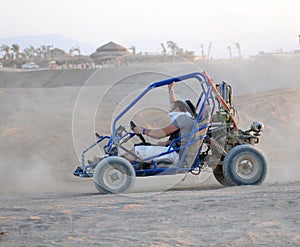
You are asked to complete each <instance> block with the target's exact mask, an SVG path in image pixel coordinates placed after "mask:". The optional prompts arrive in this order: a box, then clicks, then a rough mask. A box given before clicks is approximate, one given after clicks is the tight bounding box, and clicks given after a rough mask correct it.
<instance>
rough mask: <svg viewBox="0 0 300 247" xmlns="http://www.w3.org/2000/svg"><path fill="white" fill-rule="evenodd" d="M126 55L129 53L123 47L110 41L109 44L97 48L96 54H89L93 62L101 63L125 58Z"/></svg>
mask: <svg viewBox="0 0 300 247" xmlns="http://www.w3.org/2000/svg"><path fill="white" fill-rule="evenodd" d="M128 54H129V51H128V50H127V49H126V48H125V47H123V46H121V45H118V44H116V43H114V42H112V41H110V42H109V43H107V44H105V45H103V46H100V47H99V48H97V50H96V52H94V53H92V54H91V58H93V59H94V60H95V61H99V60H100V61H101V60H102V61H103V60H110V59H115V58H118V57H122V56H126V55H128Z"/></svg>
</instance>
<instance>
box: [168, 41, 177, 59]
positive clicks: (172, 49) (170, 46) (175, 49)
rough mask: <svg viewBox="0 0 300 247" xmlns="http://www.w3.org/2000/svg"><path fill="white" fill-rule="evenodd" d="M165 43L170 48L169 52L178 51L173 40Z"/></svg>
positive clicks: (174, 52)
mask: <svg viewBox="0 0 300 247" xmlns="http://www.w3.org/2000/svg"><path fill="white" fill-rule="evenodd" d="M167 45H168V48H170V50H171V54H172V55H176V53H177V51H178V46H177V44H176V43H175V42H174V41H172V40H169V41H168V42H167Z"/></svg>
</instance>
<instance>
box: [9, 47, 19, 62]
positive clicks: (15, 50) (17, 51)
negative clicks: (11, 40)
mask: <svg viewBox="0 0 300 247" xmlns="http://www.w3.org/2000/svg"><path fill="white" fill-rule="evenodd" d="M11 50H12V51H13V53H14V54H13V57H14V58H15V59H17V58H19V57H20V46H19V45H18V44H13V45H12V47H11Z"/></svg>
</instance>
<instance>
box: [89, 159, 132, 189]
mask: <svg viewBox="0 0 300 247" xmlns="http://www.w3.org/2000/svg"><path fill="white" fill-rule="evenodd" d="M93 179H94V184H95V186H96V188H97V190H98V191H99V192H101V193H114V194H118V193H125V192H128V191H130V189H131V188H132V187H133V185H134V183H135V171H134V168H133V166H132V165H131V164H130V162H129V161H128V160H126V159H124V158H121V157H115V156H114V157H108V158H105V159H103V160H102V161H100V162H99V164H98V165H97V166H96V168H95V172H94V175H93Z"/></svg>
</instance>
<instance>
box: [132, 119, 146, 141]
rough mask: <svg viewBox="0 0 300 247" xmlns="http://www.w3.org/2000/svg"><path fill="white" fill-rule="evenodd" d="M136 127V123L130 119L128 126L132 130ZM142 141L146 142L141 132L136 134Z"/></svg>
mask: <svg viewBox="0 0 300 247" xmlns="http://www.w3.org/2000/svg"><path fill="white" fill-rule="evenodd" d="M135 127H136V124H135V123H134V122H133V121H130V128H131V129H132V130H133V129H134V128H135ZM136 135H137V136H138V137H139V138H140V139H141V141H142V142H143V143H146V141H145V138H144V137H143V135H142V134H136Z"/></svg>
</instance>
